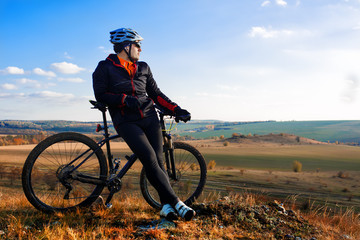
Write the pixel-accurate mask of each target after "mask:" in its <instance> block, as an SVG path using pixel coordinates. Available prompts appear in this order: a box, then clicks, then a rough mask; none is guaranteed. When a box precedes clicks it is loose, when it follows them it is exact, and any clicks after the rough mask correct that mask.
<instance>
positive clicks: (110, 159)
mask: <svg viewBox="0 0 360 240" xmlns="http://www.w3.org/2000/svg"><path fill="white" fill-rule="evenodd" d="M101 112H102V117H103V122H104V131H105V134H104V136H105V138H109V136H110V134H109V130H108V125H107V121H106V109H105V110H102V111H101ZM105 144H106V153H107V156H108V160H109V166H110V169H111V170H112V167H113V165H112V160H113V156H112V155H111V150H110V142H109V141H106V143H105Z"/></svg>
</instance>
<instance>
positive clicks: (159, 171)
mask: <svg viewBox="0 0 360 240" xmlns="http://www.w3.org/2000/svg"><path fill="white" fill-rule="evenodd" d="M116 130H117V132H118V134H119V135H120V136H121V137H122V138H123V139H124V140H125V142H126V143H127V144H128V146H129V147H130V149H131V150H132V151H133V152H134V153H135V154H136V156H138V158H139V159H140V161H141V163H142V164H143V166H144V168H145V171H146V177H147V178H148V180H149V182H150V183H151V185H153V186H154V188H155V189H156V190H157V192H158V193H159V197H160V202H161V204H167V203H168V204H171V205H175V204H176V202H177V201H178V198H177V196H176V194H175V192H174V190H173V189H172V188H171V185H170V182H169V178H168V175H167V174H166V172H165V168H164V164H163V146H162V134H161V129H160V123H159V119H158V118H157V116H156V115H155V116H151V117H146V118H143V119H141V120H138V121H135V122H125V123H121V124H120V125H118V127H117V128H116Z"/></svg>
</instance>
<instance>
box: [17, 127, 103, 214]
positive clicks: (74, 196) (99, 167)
mask: <svg viewBox="0 0 360 240" xmlns="http://www.w3.org/2000/svg"><path fill="white" fill-rule="evenodd" d="M87 150H88V152H87V153H86V154H84V155H81V154H82V153H84V152H86V151H87ZM91 153H93V155H91V156H90V157H89V159H87V160H86V161H85V162H84V163H83V164H82V165H81V166H79V168H77V169H76V170H75V171H73V169H74V167H76V166H78V165H79V163H81V162H82V161H83V160H84V159H85V158H86V157H88V156H89V155H90V154H91ZM77 157H79V158H78V159H77V160H76V161H74V162H73V163H71V164H69V163H70V162H71V161H73V160H74V159H76V158H77ZM71 172H72V173H71ZM69 173H71V174H76V175H79V174H83V175H86V176H89V177H93V178H96V179H99V180H106V177H107V163H106V158H105V156H104V153H103V151H102V150H101V148H99V147H98V145H97V144H96V143H95V142H94V141H93V140H92V139H90V138H89V137H87V136H85V135H82V134H78V133H72V132H66V133H59V134H55V135H53V136H50V137H48V138H46V139H45V140H44V141H42V142H41V143H39V144H38V145H37V146H36V147H35V148H34V149H33V150H32V151H31V152H30V154H29V156H28V157H27V159H26V161H25V164H24V167H23V172H22V185H23V190H24V193H25V196H26V197H27V199H28V200H29V202H30V203H31V204H32V205H33V206H34V207H35V208H37V209H38V210H41V211H44V212H56V211H66V210H73V209H75V208H77V207H86V206H89V205H91V204H92V203H93V202H94V201H95V200H96V199H97V197H98V196H99V195H100V193H101V191H102V190H103V188H104V186H103V185H102V184H98V185H96V184H93V183H92V184H90V183H84V182H79V181H77V180H74V179H72V177H71V176H69V175H71V174H69ZM99 182H100V181H99ZM70 188H71V190H69V189H70Z"/></svg>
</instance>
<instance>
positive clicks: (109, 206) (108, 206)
mask: <svg viewBox="0 0 360 240" xmlns="http://www.w3.org/2000/svg"><path fill="white" fill-rule="evenodd" d="M112 206H113V205H112V204H111V203H107V204H106V205H105V207H106V208H107V209H110V208H112Z"/></svg>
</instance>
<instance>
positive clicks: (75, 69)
mask: <svg viewBox="0 0 360 240" xmlns="http://www.w3.org/2000/svg"><path fill="white" fill-rule="evenodd" d="M51 67H52V68H53V69H55V70H56V71H58V72H60V73H64V74H76V73H79V72H81V71H84V70H85V69H84V68H81V67H79V66H77V65H76V64H73V63H68V62H61V63H53V64H51Z"/></svg>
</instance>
